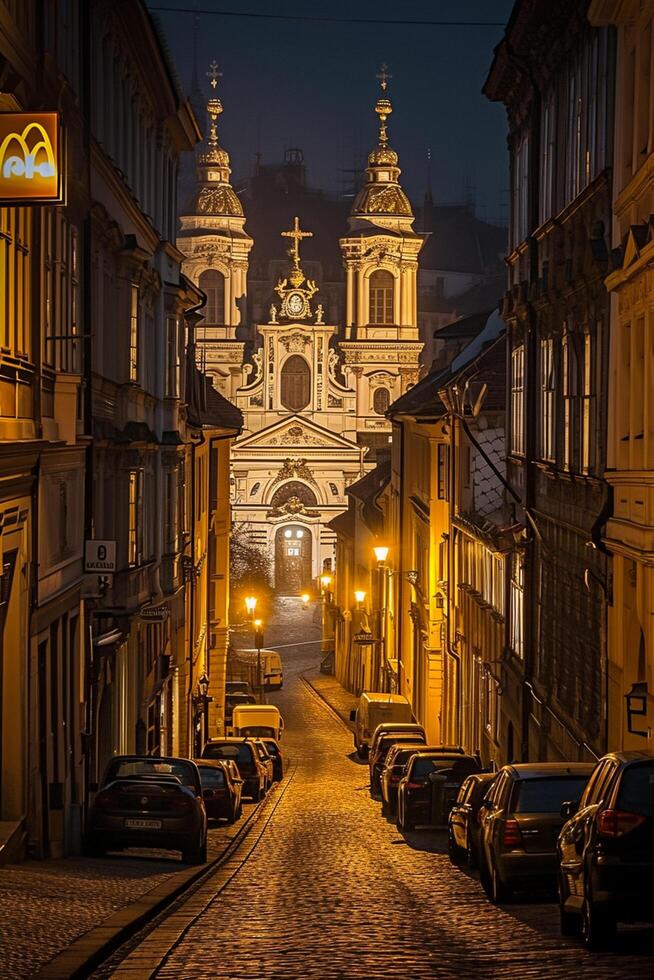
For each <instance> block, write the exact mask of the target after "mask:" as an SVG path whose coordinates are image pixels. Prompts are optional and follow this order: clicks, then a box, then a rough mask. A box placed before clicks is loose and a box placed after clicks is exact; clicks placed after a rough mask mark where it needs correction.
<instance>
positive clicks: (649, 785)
mask: <svg viewBox="0 0 654 980" xmlns="http://www.w3.org/2000/svg"><path fill="white" fill-rule="evenodd" d="M618 810H626V811H627V812H628V813H639V814H640V815H641V816H643V817H654V762H639V763H637V764H636V765H632V766H627V768H626V769H625V771H624V773H623V775H622V783H621V785H620V792H619V794H618Z"/></svg>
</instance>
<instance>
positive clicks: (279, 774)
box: [261, 738, 284, 783]
mask: <svg viewBox="0 0 654 980" xmlns="http://www.w3.org/2000/svg"><path fill="white" fill-rule="evenodd" d="M261 741H262V742H263V744H264V745H265V746H266V749H267V750H268V755H269V756H270V758H271V759H272V763H273V779H274V780H275V782H276V783H280V782H281V781H282V779H283V778H284V754H283V752H282V750H281V749H280V747H279V742H278V741H277V740H276V739H274V738H262V739H261Z"/></svg>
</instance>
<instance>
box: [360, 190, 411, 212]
mask: <svg viewBox="0 0 654 980" xmlns="http://www.w3.org/2000/svg"><path fill="white" fill-rule="evenodd" d="M353 210H354V211H355V212H359V213H363V214H404V215H407V216H409V217H411V215H412V211H411V205H410V204H409V201H408V198H407V196H406V194H405V193H404V191H403V190H402V188H401V187H398V186H395V187H383V188H378V187H374V186H370V185H369V186H367V187H365V188H364V189H363V191H362V192H361V197H360V199H359V200H357V201H355V204H354V208H353Z"/></svg>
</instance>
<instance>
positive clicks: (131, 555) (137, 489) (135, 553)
mask: <svg viewBox="0 0 654 980" xmlns="http://www.w3.org/2000/svg"><path fill="white" fill-rule="evenodd" d="M142 510H143V474H142V472H141V471H140V470H130V471H129V496H128V505H127V562H128V564H129V565H131V566H135V565H140V564H141V561H142V557H143V556H142V554H141V551H142V540H143V522H142V520H141V515H142Z"/></svg>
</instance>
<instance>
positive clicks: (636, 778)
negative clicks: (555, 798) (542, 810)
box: [557, 751, 654, 949]
mask: <svg viewBox="0 0 654 980" xmlns="http://www.w3.org/2000/svg"><path fill="white" fill-rule="evenodd" d="M577 800H579V797H575V794H573V793H571V794H570V799H569V800H568V801H567V802H566V803H564V806H563V814H564V815H566V816H570V819H569V820H568V821H567V823H566V824H564V826H563V828H562V830H561V833H560V835H559V840H558V845H557V848H558V861H559V908H560V913H561V931H562V932H563V934H564V935H573V934H575V933H577V932H578V931H579V929H581V934H582V937H583V940H584V942H585V944H586V946H587V947H588V948H589V949H595V948H598V947H601V946H606V945H608V944H609V943H610V942H611V940H612V939H613V937H614V936H615V931H616V924H617V923H618V922H654V892H653V890H652V883H653V882H654V755H653V754H652V753H651V752H638V751H632V752H613V753H611V754H610V755H606V756H604V758H603V759H600V761H599V762H598V764H597V767H596V769H595V771H594V772H593V774H592V776H591V778H590V779H589V781H588V784H587V786H586V788H585V789H584V792H583V794H582V795H581V799H580V800H579V802H578V803H577V802H576V801H577Z"/></svg>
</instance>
